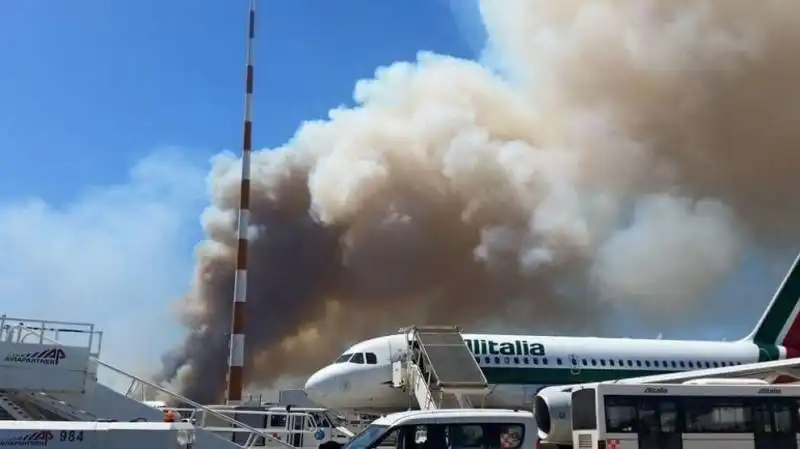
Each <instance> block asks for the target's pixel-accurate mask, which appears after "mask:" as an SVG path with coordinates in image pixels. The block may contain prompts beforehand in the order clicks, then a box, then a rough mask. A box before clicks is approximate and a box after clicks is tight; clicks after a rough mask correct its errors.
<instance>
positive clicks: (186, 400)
mask: <svg viewBox="0 0 800 449" xmlns="http://www.w3.org/2000/svg"><path fill="white" fill-rule="evenodd" d="M23 327H24V325H23ZM25 329H26V330H28V331H30V332H32V333H36V331H35V330H34V329H30V328H25ZM39 335H40V338H41V341H49V342H51V343H52V344H56V345H61V346H64V345H62V344H61V342H59V341H58V340H55V339H53V338H50V337H48V336H46V335H44V333H43V332H39ZM89 360H91V361H93V362H95V363H97V364H98V365H100V366H103V367H105V368H107V369H109V370H111V371H113V372H115V373H117V374H119V375H121V376H123V377H127V378H128V379H130V380H131V381H132V382H138V383H140V384H142V385H146V386H147V387H150V388H153V389H154V390H156V391H159V392H161V393H163V394H165V395H167V396H169V397H171V398H172V399H177V400H178V401H180V402H182V403H184V404H189V405H190V406H192V407H194V408H195V409H198V410H203V412H204V413H205V414H207V415H210V416H213V417H215V418H218V419H220V420H222V421H224V422H226V423H228V424H230V425H232V426H235V427H241V428H243V429H246V430H248V431H250V437H249V438H248V439H247V442H245V444H244V447H246V448H247V447H252V446H254V445H255V443H256V442H257V440H258V437H256V438H253V436H255V435H258V436H261V437H263V438H264V439H265V440H269V441H272V442H274V443H278V444H279V445H281V446H283V447H285V448H290V449H295V447H294V446H292V445H291V444H289V443H287V442H285V441H283V440H281V439H280V438H275V437H273V436H272V435H270V434H269V433H268V432H266V431H262V430H261V429H258V428H255V427H252V426H249V425H247V424H245V423H243V422H241V421H237V420H236V419H233V418H231V417H229V416H226V415H223V414H222V413H219V412H217V411H216V410H214V409H212V408H209V407H207V406H205V405H203V404H200V403H199V402H195V401H193V400H191V399H189V398H187V397H185V396H183V395H181V394H178V393H175V392H173V391H169V390H167V389H166V388H164V387H162V386H160V385H158V384H155V383H153V382H150V381H148V380H144V379H142V378H141V377H139V376H136V375H134V374H131V373H128V372H126V371H123V370H121V369H119V368H117V367H115V366H114V365H111V364H109V363H106V362H104V361H102V360H100V359H99V358H97V357H95V356H93V355H89ZM129 399H131V400H135V399H132V398H129ZM143 405H144V404H143Z"/></svg>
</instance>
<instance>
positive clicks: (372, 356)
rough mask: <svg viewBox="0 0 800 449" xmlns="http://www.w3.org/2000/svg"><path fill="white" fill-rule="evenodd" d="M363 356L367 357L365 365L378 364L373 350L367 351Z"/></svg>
mask: <svg viewBox="0 0 800 449" xmlns="http://www.w3.org/2000/svg"><path fill="white" fill-rule="evenodd" d="M365 356H366V357H367V365H377V364H378V356H376V355H375V353H374V352H368V353H366V354H365Z"/></svg>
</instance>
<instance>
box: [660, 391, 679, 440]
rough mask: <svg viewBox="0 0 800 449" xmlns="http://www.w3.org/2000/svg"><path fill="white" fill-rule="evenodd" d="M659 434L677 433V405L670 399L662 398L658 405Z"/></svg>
mask: <svg viewBox="0 0 800 449" xmlns="http://www.w3.org/2000/svg"><path fill="white" fill-rule="evenodd" d="M658 409H659V410H658V411H659V418H660V421H661V432H664V433H673V432H678V431H679V429H678V423H679V421H678V404H676V403H675V401H674V400H672V399H667V398H664V400H661V401H659V404H658Z"/></svg>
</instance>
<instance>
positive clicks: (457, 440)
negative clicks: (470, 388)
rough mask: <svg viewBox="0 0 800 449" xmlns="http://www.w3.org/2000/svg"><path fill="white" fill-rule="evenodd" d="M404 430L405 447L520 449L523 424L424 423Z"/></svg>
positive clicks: (416, 448)
mask: <svg viewBox="0 0 800 449" xmlns="http://www.w3.org/2000/svg"><path fill="white" fill-rule="evenodd" d="M405 429H406V430H405V434H406V437H405V442H406V446H405V449H440V448H458V449H470V448H475V449H478V448H486V447H494V448H503V449H519V447H520V446H521V445H522V441H523V440H524V438H525V427H524V426H523V425H522V424H517V423H508V424H506V423H491V424H489V423H486V424H479V423H469V424H425V425H414V426H407V427H405Z"/></svg>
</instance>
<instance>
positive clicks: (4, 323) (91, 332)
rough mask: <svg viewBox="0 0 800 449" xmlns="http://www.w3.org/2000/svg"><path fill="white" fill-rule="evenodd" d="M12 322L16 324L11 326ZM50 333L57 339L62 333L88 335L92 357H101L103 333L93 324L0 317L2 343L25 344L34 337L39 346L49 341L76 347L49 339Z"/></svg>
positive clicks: (88, 346)
mask: <svg viewBox="0 0 800 449" xmlns="http://www.w3.org/2000/svg"><path fill="white" fill-rule="evenodd" d="M12 322H13V323H16V324H11V323H12ZM26 323H27V324H26ZM32 325H35V326H38V327H35V326H32ZM48 325H49V326H58V325H63V326H77V327H82V328H83V329H70V328H59V327H48ZM14 331H17V333H16V339H15V338H14V337H15V334H14ZM48 331H52V332H54V333H55V335H56V337H58V335H59V334H60V333H70V334H84V335H88V339H89V341H88V342H87V343H86V345H85V347H86V348H88V350H89V355H90V356H94V357H96V356H99V355H100V350H101V349H102V348H103V331H99V330H97V329H95V327H94V324H91V323H83V322H71V321H55V320H34V319H30V318H14V317H9V316H8V315H0V341H8V342H12V343H13V342H16V343H25V339H26V338H28V336H30V335H34V336H36V337H38V338H39V341H38V343H39V344H44V343H45V342H46V341H47V342H49V343H51V344H57V345H61V346H75V345H65V344H64V343H62V342H61V341H59V340H58V339H57V338H55V339H54V338H50V337H48V336H47V335H45V332H48ZM95 343H96V345H97V348H96V349H95V348H94V346H95Z"/></svg>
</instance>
